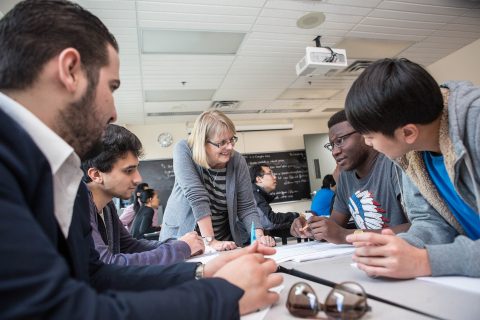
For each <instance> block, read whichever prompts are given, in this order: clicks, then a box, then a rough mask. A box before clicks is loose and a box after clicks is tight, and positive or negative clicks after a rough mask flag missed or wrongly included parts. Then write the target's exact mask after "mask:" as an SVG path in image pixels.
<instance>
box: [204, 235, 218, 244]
mask: <svg viewBox="0 0 480 320" xmlns="http://www.w3.org/2000/svg"><path fill="white" fill-rule="evenodd" d="M202 238H203V239H205V245H207V246H208V245H210V243H212V241H213V240H214V239H215V238H214V237H213V236H206V237H202Z"/></svg>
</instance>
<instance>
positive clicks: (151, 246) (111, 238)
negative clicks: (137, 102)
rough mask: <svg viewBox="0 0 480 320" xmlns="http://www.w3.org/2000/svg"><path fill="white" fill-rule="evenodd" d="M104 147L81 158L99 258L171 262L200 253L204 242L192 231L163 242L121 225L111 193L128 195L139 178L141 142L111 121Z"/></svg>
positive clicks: (118, 261) (122, 261)
mask: <svg viewBox="0 0 480 320" xmlns="http://www.w3.org/2000/svg"><path fill="white" fill-rule="evenodd" d="M102 145H103V151H102V152H101V153H100V154H98V155H97V156H95V157H94V158H92V159H89V160H86V161H84V162H83V164H82V167H83V170H84V174H85V175H84V180H85V181H86V182H87V187H88V189H89V191H90V225H91V226H92V237H93V241H94V243H95V249H96V250H97V251H98V253H99V254H100V260H102V261H103V262H105V263H113V264H119V265H151V264H159V265H170V264H173V263H176V262H181V261H184V260H185V259H187V258H189V257H190V255H192V254H195V253H201V252H203V251H204V249H205V246H204V244H203V240H202V238H201V237H199V236H198V235H197V233H196V232H195V231H192V232H189V233H187V234H185V235H184V236H183V237H181V238H180V239H179V241H177V240H172V239H167V240H166V241H165V242H160V241H148V240H144V239H142V240H137V239H135V238H133V237H132V235H131V234H130V233H128V231H127V230H126V229H125V228H124V227H123V225H122V223H121V221H120V219H119V217H118V214H117V209H116V208H115V205H114V204H113V202H112V198H113V197H118V198H121V199H128V198H129V197H130V196H131V194H132V191H134V189H135V187H136V186H137V185H138V184H139V183H140V182H141V181H142V177H141V176H140V173H139V172H138V157H139V156H140V155H141V154H142V143H141V142H140V140H139V139H138V138H137V136H135V135H134V134H133V133H131V132H130V131H128V130H127V129H125V128H123V127H120V126H117V125H113V124H110V125H109V126H108V127H107V130H106V131H105V135H104V137H103V139H102Z"/></svg>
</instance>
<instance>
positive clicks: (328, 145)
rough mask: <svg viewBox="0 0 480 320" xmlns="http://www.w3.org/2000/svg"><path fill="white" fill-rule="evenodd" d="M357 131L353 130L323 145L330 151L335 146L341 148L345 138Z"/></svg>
mask: <svg viewBox="0 0 480 320" xmlns="http://www.w3.org/2000/svg"><path fill="white" fill-rule="evenodd" d="M356 132H357V131H352V132H350V133H347V134H344V135H343V136H341V137H338V138H335V140H333V141H332V142H329V143H326V144H325V145H324V146H323V147H324V148H325V149H327V150H328V151H333V147H334V146H335V147H337V148H341V147H343V145H344V143H345V140H347V138H348V137H350V136H351V135H352V134H354V133H356Z"/></svg>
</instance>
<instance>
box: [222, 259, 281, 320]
mask: <svg viewBox="0 0 480 320" xmlns="http://www.w3.org/2000/svg"><path fill="white" fill-rule="evenodd" d="M276 270H277V264H276V263H275V262H274V261H273V260H271V259H266V258H265V257H263V255H261V254H252V253H248V254H245V255H243V256H240V257H238V258H236V259H234V260H232V261H230V262H229V263H227V264H226V265H225V266H223V267H222V268H220V269H219V270H218V271H217V272H216V273H215V274H214V277H219V278H223V279H225V280H227V281H229V282H230V283H232V284H233V285H235V286H237V287H239V288H241V289H243V290H244V292H245V293H244V294H243V296H242V298H241V299H240V301H239V310H240V314H241V315H244V314H247V313H250V312H253V311H255V310H258V309H261V308H264V307H266V306H269V305H272V304H274V303H275V302H277V301H278V300H279V298H280V296H279V295H278V293H276V292H271V291H269V290H270V289H271V288H274V287H276V286H279V285H280V284H281V283H282V282H283V277H282V276H281V275H280V274H278V273H275V271H276Z"/></svg>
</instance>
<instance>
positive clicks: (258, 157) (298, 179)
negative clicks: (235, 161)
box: [243, 150, 310, 202]
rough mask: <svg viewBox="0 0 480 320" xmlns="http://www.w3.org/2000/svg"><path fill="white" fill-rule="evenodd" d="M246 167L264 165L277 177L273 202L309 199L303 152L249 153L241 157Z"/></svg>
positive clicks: (305, 159)
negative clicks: (243, 158)
mask: <svg viewBox="0 0 480 320" xmlns="http://www.w3.org/2000/svg"><path fill="white" fill-rule="evenodd" d="M243 156H244V157H245V159H246V160H247V164H248V166H249V167H250V166H252V165H255V164H258V163H266V164H267V165H268V166H269V167H270V168H271V169H272V171H273V172H274V173H275V176H276V177H277V189H276V190H275V192H274V194H275V195H276V198H275V200H274V201H273V202H285V201H295V200H302V199H310V182H309V179H308V165H307V156H306V154H305V150H297V151H285V152H269V153H250V154H248V153H247V154H244V155H243Z"/></svg>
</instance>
